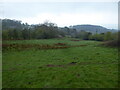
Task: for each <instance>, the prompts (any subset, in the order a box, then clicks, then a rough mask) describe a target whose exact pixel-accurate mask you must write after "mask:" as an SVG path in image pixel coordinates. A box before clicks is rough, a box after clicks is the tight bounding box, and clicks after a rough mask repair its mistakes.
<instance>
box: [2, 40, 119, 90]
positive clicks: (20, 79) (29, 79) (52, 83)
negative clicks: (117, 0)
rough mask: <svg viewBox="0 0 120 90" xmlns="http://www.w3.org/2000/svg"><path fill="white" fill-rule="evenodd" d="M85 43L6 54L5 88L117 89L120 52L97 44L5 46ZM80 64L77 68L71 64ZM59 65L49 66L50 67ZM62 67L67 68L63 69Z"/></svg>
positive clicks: (29, 42)
mask: <svg viewBox="0 0 120 90" xmlns="http://www.w3.org/2000/svg"><path fill="white" fill-rule="evenodd" d="M59 42H62V43H67V44H69V45H80V44H85V45H88V46H85V47H71V48H67V49H49V50H34V49H29V50H23V51H14V50H13V51H5V52H3V88H8V87H9V88H10V87H17V88H82V87H84V88H86V87H88V88H102V87H117V80H118V78H117V77H118V66H117V62H118V55H117V49H115V48H105V47H99V46H97V45H98V44H99V42H94V41H70V40H68V39H65V40H57V39H50V40H29V41H28V40H25V41H5V42H3V43H19V44H20V43H21V44H22V43H24V44H54V43H59ZM71 62H77V64H75V65H69V64H70V63H71ZM48 64H51V65H56V66H55V67H54V66H53V67H48V66H47V65H48ZM58 65H63V66H62V67H59V66H58Z"/></svg>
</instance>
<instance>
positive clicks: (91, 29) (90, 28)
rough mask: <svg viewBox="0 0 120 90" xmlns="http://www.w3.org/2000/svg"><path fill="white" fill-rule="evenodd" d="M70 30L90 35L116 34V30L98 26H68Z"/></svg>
mask: <svg viewBox="0 0 120 90" xmlns="http://www.w3.org/2000/svg"><path fill="white" fill-rule="evenodd" d="M70 28H74V29H76V30H77V31H81V30H84V31H87V32H91V33H96V32H97V33H105V32H108V31H110V32H117V30H114V29H107V28H105V27H102V26H98V25H74V26H70Z"/></svg>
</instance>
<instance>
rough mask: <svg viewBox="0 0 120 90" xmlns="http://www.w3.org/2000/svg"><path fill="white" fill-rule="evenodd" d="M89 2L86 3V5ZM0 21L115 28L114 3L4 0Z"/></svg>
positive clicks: (116, 18) (116, 15)
mask: <svg viewBox="0 0 120 90" xmlns="http://www.w3.org/2000/svg"><path fill="white" fill-rule="evenodd" d="M88 1H89V2H88ZM0 8H1V9H0V13H2V14H1V15H0V18H9V19H16V20H21V21H22V22H23V23H25V22H27V23H28V24H38V23H43V22H44V21H46V20H48V21H50V22H53V23H56V24H57V25H58V26H61V27H63V26H70V25H78V24H93V25H101V26H104V27H107V28H113V29H117V28H118V0H110V1H108V0H107V1H106V2H104V1H101V2H100V0H96V1H95V0H84V2H83V0H82V1H80V0H77V1H75V0H68V1H65V0H61V1H60V0H59V1H58V2H56V1H54V0H49V1H47V0H41V1H38V0H30V1H26V0H11V2H10V0H4V2H0Z"/></svg>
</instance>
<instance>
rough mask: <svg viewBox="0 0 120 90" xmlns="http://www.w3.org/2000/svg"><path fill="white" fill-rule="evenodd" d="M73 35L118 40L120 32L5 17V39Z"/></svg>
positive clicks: (3, 30)
mask: <svg viewBox="0 0 120 90" xmlns="http://www.w3.org/2000/svg"><path fill="white" fill-rule="evenodd" d="M63 37H72V38H79V39H83V40H96V41H109V40H117V39H118V32H115V33H112V32H106V33H100V34H98V33H95V34H93V33H91V32H86V31H84V30H81V31H77V30H76V29H74V28H70V27H63V28H61V27H58V26H57V25H56V24H55V23H51V22H44V23H43V24H37V25H28V24H27V23H25V24H24V23H21V21H17V20H10V19H3V20H2V39H3V40H28V39H51V38H63Z"/></svg>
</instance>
